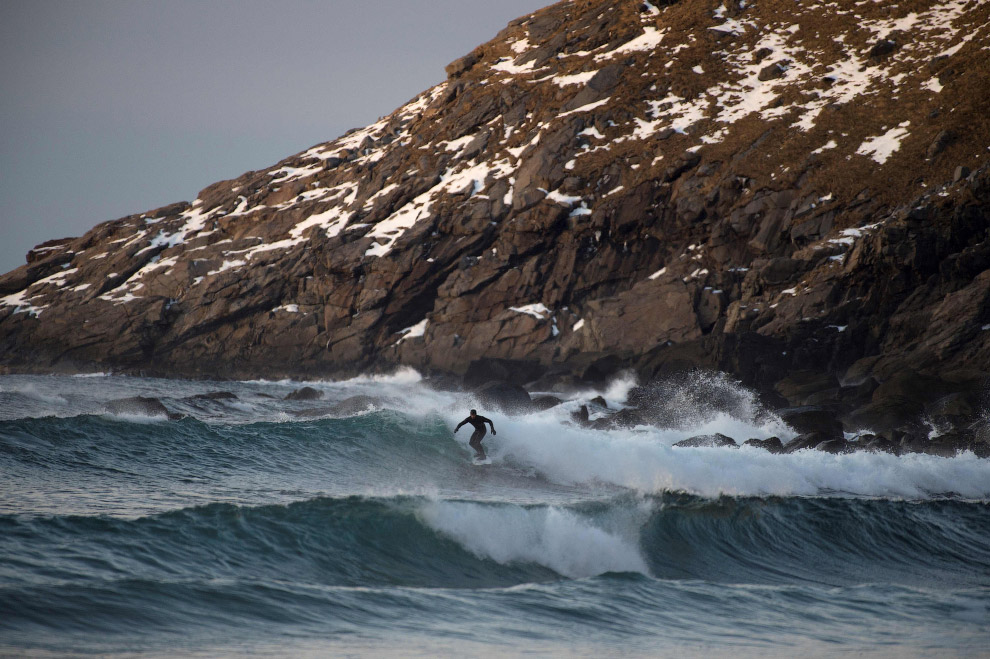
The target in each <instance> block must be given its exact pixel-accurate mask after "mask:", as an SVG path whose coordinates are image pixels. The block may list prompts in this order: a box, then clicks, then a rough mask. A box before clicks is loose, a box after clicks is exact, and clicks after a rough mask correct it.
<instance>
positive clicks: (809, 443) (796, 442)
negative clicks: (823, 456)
mask: <svg viewBox="0 0 990 659" xmlns="http://www.w3.org/2000/svg"><path fill="white" fill-rule="evenodd" d="M841 439H842V438H841V436H840V437H836V436H835V435H834V434H831V433H827V432H818V431H813V432H808V433H804V434H801V435H798V436H797V437H795V438H794V439H792V440H791V441H789V442H787V444H785V445H784V453H794V452H795V451H801V450H804V449H809V448H810V449H815V448H818V446H819V445H821V444H824V443H825V442H833V441H838V440H841Z"/></svg>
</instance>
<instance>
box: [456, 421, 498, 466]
mask: <svg viewBox="0 0 990 659" xmlns="http://www.w3.org/2000/svg"><path fill="white" fill-rule="evenodd" d="M465 423H470V424H471V425H472V426H474V433H473V434H472V435H471V441H470V442H469V443H470V445H471V448H473V449H474V451H475V453H477V458H478V459H479V460H484V459H485V458H486V457H488V456H486V455H485V449H483V448H482V447H481V439H482V438H483V437H484V436H485V434H486V433H487V431H486V430H485V424H486V423H487V424H488V425H490V426H491V427H492V434H493V435H494V434H495V424H494V423H492V420H491V419H489V418H486V417H483V416H481V415H480V414H476V415H475V416H474V417H470V416H469V417H468V418H466V419H464V420H463V421H461V422H460V423H458V424H457V427H456V428H454V432H457V431H458V430H460V429H461V426H463V425H464V424H465Z"/></svg>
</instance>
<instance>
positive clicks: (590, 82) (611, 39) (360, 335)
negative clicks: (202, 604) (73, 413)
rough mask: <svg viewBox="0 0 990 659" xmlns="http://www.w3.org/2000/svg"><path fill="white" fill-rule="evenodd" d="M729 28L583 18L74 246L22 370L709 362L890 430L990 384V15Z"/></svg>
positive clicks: (482, 56) (20, 359) (454, 68)
mask: <svg viewBox="0 0 990 659" xmlns="http://www.w3.org/2000/svg"><path fill="white" fill-rule="evenodd" d="M654 5H657V6H656V7H655V6H654ZM727 5H731V6H728V7H727V8H726V9H724V10H723V9H715V10H713V7H712V4H711V3H706V2H701V1H700V0H681V1H680V2H671V3H663V4H662V5H660V4H659V3H652V4H650V3H636V2H612V1H610V0H578V1H575V2H566V3H560V4H557V5H553V6H551V7H548V8H547V9H545V10H543V11H541V12H537V13H536V14H534V15H533V16H530V17H527V18H525V19H520V20H518V21H514V22H513V23H512V24H510V25H509V26H508V27H507V28H506V29H505V30H503V31H502V32H501V33H500V34H499V35H498V36H497V37H496V38H495V39H494V40H493V41H491V42H489V43H487V44H484V45H482V46H479V47H478V48H476V49H475V50H474V51H472V53H471V54H470V55H468V56H466V57H464V58H461V59H459V60H457V61H455V62H454V63H453V64H451V65H450V66H448V67H447V71H448V74H449V76H450V77H449V79H448V80H447V81H446V82H444V83H442V84H440V85H438V86H436V87H434V88H433V89H430V90H428V91H427V92H425V93H423V94H422V95H420V96H419V97H417V98H415V99H413V100H412V101H411V102H410V103H409V104H407V105H405V106H403V107H402V108H399V109H398V110H396V111H395V112H393V113H392V114H391V115H389V116H387V117H384V118H382V119H380V120H379V121H377V122H376V123H374V124H372V125H370V126H368V127H366V128H362V129H359V130H355V131H351V132H350V133H348V134H346V135H344V136H342V137H340V138H339V139H337V140H334V141H332V142H328V143H325V144H320V145H317V146H315V147H313V148H311V149H309V150H307V151H305V152H304V153H300V154H298V155H295V156H292V157H290V158H287V159H286V160H283V161H282V162H280V163H278V164H276V165H275V166H273V167H271V168H269V169H266V170H264V171H257V172H248V173H246V174H244V175H243V176H241V177H239V178H238V179H236V180H232V181H221V182H219V183H215V184H213V185H211V186H209V187H207V188H206V189H204V190H203V191H202V192H201V193H200V194H199V196H198V198H197V199H196V200H194V201H193V202H192V203H185V202H183V203H179V204H175V205H172V206H167V207H165V208H161V209H158V210H155V211H150V212H148V213H144V214H142V215H136V216H130V217H125V218H122V219H119V220H114V221H112V222H107V223H104V224H101V225H99V226H97V227H95V228H94V229H93V230H91V231H90V232H89V233H87V234H86V235H85V236H82V237H81V238H75V239H66V240H57V241H50V242H48V243H45V244H43V245H41V246H39V247H37V248H35V249H34V250H32V251H31V253H30V254H29V255H28V259H27V261H28V262H27V263H26V264H25V265H24V266H22V267H21V268H18V269H17V270H15V271H13V272H10V273H8V274H6V275H4V276H3V277H0V363H2V367H3V368H5V369H7V370H8V371H15V370H18V371H24V370H32V371H51V370H55V371H74V370H87V369H94V368H97V369H115V370H118V371H128V372H146V373H149V374H150V373H157V374H169V375H182V376H192V377H207V376H209V377H240V376H257V375H265V376H269V377H276V376H285V375H294V376H309V375H321V376H327V375H334V374H347V373H353V372H355V371H359V370H367V369H375V368H388V367H392V366H395V365H398V364H408V365H412V366H415V367H417V368H421V369H426V370H445V371H452V372H456V373H464V372H465V371H466V370H467V369H468V367H469V365H470V364H472V363H473V362H478V360H483V359H488V360H501V361H500V362H499V363H513V364H529V365H535V366H538V367H539V368H542V369H554V370H555V372H558V373H566V372H568V371H569V372H570V373H572V374H576V377H586V378H600V377H603V373H604V371H605V370H608V369H613V370H614V369H616V368H621V367H630V366H631V367H634V368H636V369H637V370H638V371H639V372H640V373H641V374H642V375H644V376H647V377H649V376H653V375H656V374H659V373H664V372H667V371H672V370H683V369H684V368H690V367H692V366H705V367H711V368H719V369H722V370H725V371H728V372H731V373H733V374H735V375H737V376H738V377H740V378H742V379H743V380H744V381H745V382H747V383H748V384H754V385H759V386H761V387H765V388H766V389H767V390H772V389H773V385H775V384H776V383H778V382H782V384H781V385H780V386H779V387H778V388H777V394H778V395H780V396H783V397H785V398H786V399H787V400H789V401H791V404H793V405H826V404H828V405H838V404H842V405H846V407H848V408H850V409H851V408H854V407H862V406H867V405H872V406H873V408H868V409H866V410H864V411H863V414H864V415H866V414H867V413H869V412H871V410H872V411H873V412H877V413H878V414H879V413H885V412H884V410H885V409H886V408H885V407H884V405H885V404H886V403H887V402H889V400H888V399H887V398H885V397H884V395H883V394H877V393H874V390H876V391H878V392H879V391H881V389H878V388H877V384H878V383H883V382H885V381H887V380H890V379H891V378H893V377H894V376H895V375H896V374H898V373H901V372H904V371H905V369H907V368H910V369H911V370H912V372H913V373H918V374H920V375H922V376H924V377H929V378H936V379H939V381H940V382H942V381H943V380H944V378H947V377H949V376H947V375H946V373H949V372H956V371H960V370H961V369H968V370H969V371H970V375H969V376H967V377H968V378H969V379H966V380H965V381H966V382H967V383H971V382H976V381H978V380H979V378H980V377H985V376H986V374H987V372H990V331H988V330H987V328H988V327H990V311H988V309H990V304H988V303H990V240H988V238H990V236H988V234H987V227H988V222H987V214H988V209H990V170H988V168H987V165H986V159H987V157H988V155H990V154H988V152H987V151H986V147H987V145H988V144H990V120H988V119H987V113H986V108H987V107H990V72H988V69H987V67H986V66H985V64H986V49H987V48H988V47H990V43H988V39H990V36H988V35H990V31H988V29H987V25H988V23H990V4H988V3H979V2H971V3H968V4H962V3H951V4H946V3H938V2H934V1H930V2H925V1H918V2H912V3H909V5H910V6H907V5H905V6H903V7H901V6H898V7H888V6H886V5H885V4H884V3H866V4H863V3H856V2H853V1H852V0H839V5H841V10H842V11H841V12H840V11H834V12H831V11H830V12H828V13H826V14H823V13H822V12H821V11H820V10H818V9H816V8H815V7H811V6H808V7H805V6H803V5H802V3H790V2H788V3H779V2H766V3H764V2H758V3H747V4H745V5H743V4H741V3H735V2H730V3H727ZM658 7H659V8H658ZM908 14H911V16H913V17H914V18H913V21H911V25H912V27H911V28H910V35H909V37H910V38H907V35H906V33H903V32H902V33H899V34H898V35H892V33H893V32H894V31H895V29H898V30H903V29H904V25H905V24H907V21H906V17H907V16H908ZM888 37H889V38H888ZM889 44H894V45H893V46H890V45H889ZM959 167H964V168H967V169H966V170H967V172H969V171H971V173H966V174H964V175H958V176H955V178H954V174H955V172H956V170H957V168H959ZM959 171H962V170H959ZM603 369H604V370H603ZM847 371H848V372H849V373H850V374H852V375H854V376H855V377H854V378H853V377H852V375H850V377H846V376H847ZM537 372H538V371H537ZM527 373H528V372H527ZM818 374H824V375H821V376H819V375H818ZM527 377H529V375H528V374H527ZM535 377H536V376H535V375H534V379H535ZM785 377H789V379H788V380H787V381H783V379H784V378H785ZM960 377H961V376H960ZM851 379H855V382H853V381H851ZM964 379H965V378H964ZM959 382H962V380H958V379H957V380H956V381H955V383H956V384H958V383H959ZM950 384H952V383H951V382H950ZM819 385H820V386H819ZM969 386H970V385H969V384H967V385H965V386H963V385H962V384H959V385H958V386H942V385H941V384H940V385H939V386H937V387H935V388H934V389H935V390H937V391H938V392H939V395H940V396H945V395H948V394H952V393H958V392H962V391H969V390H970V389H967V388H966V387H969ZM887 389H891V387H888V388H887ZM884 391H886V389H884ZM925 404H926V403H925V401H920V400H914V399H912V400H911V405H912V406H913V407H914V408H917V409H922V408H923V407H924V405H925ZM891 423H893V421H891Z"/></svg>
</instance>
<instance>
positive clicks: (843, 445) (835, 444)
mask: <svg viewBox="0 0 990 659" xmlns="http://www.w3.org/2000/svg"><path fill="white" fill-rule="evenodd" d="M815 449H816V450H818V451H823V452H825V453H834V454H841V453H852V452H853V450H854V449H853V447H851V446H850V444H849V442H847V441H846V440H845V439H829V440H826V441H824V442H821V443H820V444H818V445H817V446H815Z"/></svg>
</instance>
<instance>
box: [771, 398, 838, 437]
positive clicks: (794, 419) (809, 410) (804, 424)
mask: <svg viewBox="0 0 990 659" xmlns="http://www.w3.org/2000/svg"><path fill="white" fill-rule="evenodd" d="M777 415H778V416H780V418H781V420H783V421H784V423H786V424H787V425H789V426H790V427H791V428H793V429H794V430H796V431H797V432H798V433H800V434H801V435H806V434H808V433H813V434H815V436H817V437H821V440H820V441H825V440H827V439H838V438H841V437H842V423H841V422H840V421H839V420H838V419H836V417H835V413H834V412H833V411H831V410H829V409H827V408H824V407H812V406H804V407H791V408H786V409H783V410H778V411H777Z"/></svg>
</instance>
